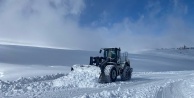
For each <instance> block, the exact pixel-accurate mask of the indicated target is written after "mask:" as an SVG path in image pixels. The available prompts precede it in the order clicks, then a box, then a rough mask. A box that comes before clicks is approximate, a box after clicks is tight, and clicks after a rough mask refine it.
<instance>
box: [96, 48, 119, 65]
mask: <svg viewBox="0 0 194 98" xmlns="http://www.w3.org/2000/svg"><path fill="white" fill-rule="evenodd" d="M102 50H103V51H104V58H112V59H113V62H117V61H118V60H119V59H120V58H119V57H120V48H102V49H101V50H100V53H101V52H102Z"/></svg>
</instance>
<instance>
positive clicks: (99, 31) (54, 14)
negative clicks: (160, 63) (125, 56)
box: [0, 0, 194, 52]
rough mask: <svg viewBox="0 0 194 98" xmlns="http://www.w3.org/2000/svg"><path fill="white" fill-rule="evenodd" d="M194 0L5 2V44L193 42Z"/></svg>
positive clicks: (94, 46) (1, 24)
mask: <svg viewBox="0 0 194 98" xmlns="http://www.w3.org/2000/svg"><path fill="white" fill-rule="evenodd" d="M193 11H194V1H193V0H0V43H2V44H10V43H11V44H22V45H31V46H42V47H55V48H68V49H81V50H99V49H100V48H102V47H121V48H122V49H123V50H125V51H129V52H130V51H140V50H146V49H155V48H176V47H180V46H183V45H186V46H194V38H193V37H194V22H193V21H194V12H193Z"/></svg>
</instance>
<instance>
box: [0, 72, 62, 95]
mask: <svg viewBox="0 0 194 98" xmlns="http://www.w3.org/2000/svg"><path fill="white" fill-rule="evenodd" d="M64 75H65V74H55V75H46V76H38V77H29V78H20V79H18V80H16V81H2V80H0V93H2V94H3V95H4V96H18V95H21V94H24V95H25V94H27V95H29V96H36V95H38V94H40V93H41V92H43V91H49V90H50V89H52V88H51V86H52V82H50V81H51V80H53V79H56V78H59V77H62V76H64Z"/></svg>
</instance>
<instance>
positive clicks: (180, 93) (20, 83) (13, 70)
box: [0, 45, 194, 98]
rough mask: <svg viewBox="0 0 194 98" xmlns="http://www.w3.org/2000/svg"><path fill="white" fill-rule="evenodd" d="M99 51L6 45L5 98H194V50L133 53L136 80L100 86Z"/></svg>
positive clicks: (0, 50)
mask: <svg viewBox="0 0 194 98" xmlns="http://www.w3.org/2000/svg"><path fill="white" fill-rule="evenodd" d="M96 55H98V52H93V51H81V50H62V49H51V48H40V47H27V46H14V45H0V98H73V97H74V98H118V97H120V98H193V97H194V93H193V92H194V50H175V49H165V50H150V51H145V52H141V53H136V54H133V53H131V54H130V56H129V58H130V60H131V66H132V67H133V68H134V72H133V76H132V79H131V80H130V81H125V82H123V81H120V80H119V79H118V81H116V82H114V83H108V84H99V83H98V82H97V81H98V77H99V73H100V69H99V68H98V67H95V66H90V67H88V68H85V69H82V68H80V69H77V70H75V71H73V72H71V71H70V67H71V66H72V65H78V64H81V65H83V64H85V65H87V64H88V62H89V56H96Z"/></svg>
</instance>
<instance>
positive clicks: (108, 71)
mask: <svg viewBox="0 0 194 98" xmlns="http://www.w3.org/2000/svg"><path fill="white" fill-rule="evenodd" d="M104 73H105V76H106V77H107V79H108V81H107V82H115V81H116V79H117V70H116V68H115V66H114V65H107V66H106V67H105V69H104Z"/></svg>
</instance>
